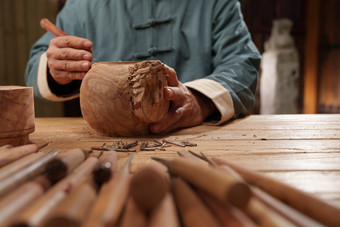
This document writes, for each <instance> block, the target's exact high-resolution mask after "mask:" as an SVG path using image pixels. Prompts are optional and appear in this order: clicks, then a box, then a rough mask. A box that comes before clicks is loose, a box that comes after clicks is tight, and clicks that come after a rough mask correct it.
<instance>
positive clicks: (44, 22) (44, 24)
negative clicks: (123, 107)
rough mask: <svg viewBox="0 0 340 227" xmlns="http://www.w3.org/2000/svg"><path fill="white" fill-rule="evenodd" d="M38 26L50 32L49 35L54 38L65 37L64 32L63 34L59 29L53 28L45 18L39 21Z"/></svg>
mask: <svg viewBox="0 0 340 227" xmlns="http://www.w3.org/2000/svg"><path fill="white" fill-rule="evenodd" d="M40 26H41V27H42V28H43V29H45V30H46V31H48V32H50V33H51V34H53V35H55V36H57V37H58V36H65V35H67V34H66V33H65V32H63V31H62V30H61V29H60V28H58V27H57V26H55V25H54V24H53V23H52V22H51V21H49V20H48V19H47V18H43V19H42V20H41V21H40Z"/></svg>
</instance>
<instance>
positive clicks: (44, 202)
mask: <svg viewBox="0 0 340 227" xmlns="http://www.w3.org/2000/svg"><path fill="white" fill-rule="evenodd" d="M97 161H98V159H97V158H95V157H89V158H87V159H86V160H85V161H84V162H83V163H82V164H81V165H80V166H78V167H77V168H76V169H75V170H74V171H73V172H72V173H71V174H70V175H68V176H67V177H65V178H64V179H62V180H61V181H59V182H58V183H57V184H56V185H54V186H53V187H52V188H51V189H50V190H48V191H47V192H46V193H45V194H44V195H43V196H42V197H40V198H39V200H37V201H36V202H35V203H33V204H32V205H31V206H30V207H29V208H28V209H26V210H25V211H24V212H22V213H21V214H20V215H19V216H17V217H16V221H15V225H14V226H41V225H42V224H43V222H44V220H46V219H45V218H46V217H47V216H48V215H50V214H51V211H52V210H53V209H54V208H55V207H56V206H57V204H58V203H59V202H60V201H62V199H63V198H65V196H66V195H67V194H68V193H70V192H72V190H74V187H75V186H76V185H78V184H80V183H82V182H84V181H85V180H88V179H89V178H90V175H91V173H92V171H93V169H94V167H95V166H96V164H97Z"/></svg>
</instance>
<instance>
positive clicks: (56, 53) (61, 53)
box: [46, 48, 92, 61]
mask: <svg viewBox="0 0 340 227" xmlns="http://www.w3.org/2000/svg"><path fill="white" fill-rule="evenodd" d="M46 57H47V58H48V59H51V58H54V59H59V60H87V61H92V54H91V52H89V51H86V50H78V49H73V48H49V49H48V50H47V51H46Z"/></svg>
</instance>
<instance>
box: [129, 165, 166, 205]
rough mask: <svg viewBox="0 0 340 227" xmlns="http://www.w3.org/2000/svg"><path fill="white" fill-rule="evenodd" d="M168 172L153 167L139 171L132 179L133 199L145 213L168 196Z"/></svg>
mask: <svg viewBox="0 0 340 227" xmlns="http://www.w3.org/2000/svg"><path fill="white" fill-rule="evenodd" d="M166 174H167V173H166V172H165V171H164V172H161V170H160V169H156V168H155V167H152V166H146V167H143V168H141V169H139V170H138V171H137V172H136V173H135V174H134V175H133V177H132V180H131V185H130V193H131V197H132V198H133V199H134V200H135V202H136V204H137V206H138V207H139V208H141V209H142V210H143V211H145V212H150V211H151V210H153V209H154V208H155V207H156V206H157V205H158V204H159V203H160V202H161V201H162V199H163V198H164V196H165V195H166V193H167V191H168V188H169V184H168V180H167V176H166Z"/></svg>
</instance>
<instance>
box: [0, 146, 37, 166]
mask: <svg viewBox="0 0 340 227" xmlns="http://www.w3.org/2000/svg"><path fill="white" fill-rule="evenodd" d="M36 151H38V146H37V145H36V144H27V145H22V146H17V147H12V148H8V149H6V150H2V151H1V152H0V167H2V166H5V165H7V164H9V163H11V162H13V161H15V160H18V159H20V158H22V157H24V156H26V155H29V154H32V153H34V152H36Z"/></svg>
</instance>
